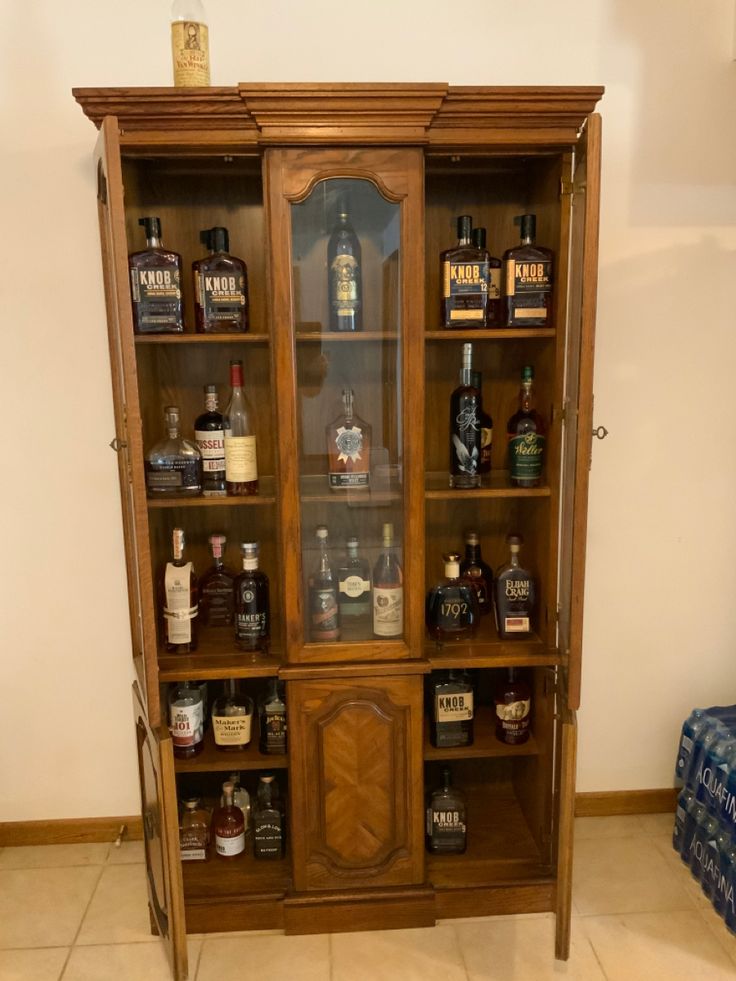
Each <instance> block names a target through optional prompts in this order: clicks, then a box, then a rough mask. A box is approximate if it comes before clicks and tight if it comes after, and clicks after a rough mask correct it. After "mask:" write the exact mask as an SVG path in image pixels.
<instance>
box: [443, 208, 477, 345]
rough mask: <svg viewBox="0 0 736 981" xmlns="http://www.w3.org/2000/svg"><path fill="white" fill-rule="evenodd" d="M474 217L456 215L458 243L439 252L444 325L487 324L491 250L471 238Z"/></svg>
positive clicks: (466, 325) (472, 325) (470, 325)
mask: <svg viewBox="0 0 736 981" xmlns="http://www.w3.org/2000/svg"><path fill="white" fill-rule="evenodd" d="M472 232H473V219H472V218H471V217H470V215H460V216H459V218H458V219H457V245H456V246H455V248H454V249H445V251H444V252H441V253H440V284H441V287H442V297H441V301H440V323H441V324H442V326H443V327H465V328H467V327H479V328H482V327H485V325H486V316H487V309H488V259H487V256H488V253H487V252H486V251H485V250H483V251H482V252H480V251H479V250H478V249H477V248H476V247H475V246H474V245H473V240H472Z"/></svg>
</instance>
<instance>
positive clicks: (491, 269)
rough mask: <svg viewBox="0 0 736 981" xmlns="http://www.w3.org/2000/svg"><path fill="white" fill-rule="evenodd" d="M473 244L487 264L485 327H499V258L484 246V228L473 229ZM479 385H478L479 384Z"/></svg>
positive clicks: (500, 304) (501, 312) (500, 320)
mask: <svg viewBox="0 0 736 981" xmlns="http://www.w3.org/2000/svg"><path fill="white" fill-rule="evenodd" d="M473 245H474V246H475V248H476V249H477V250H478V252H479V254H480V260H481V262H482V263H487V264H488V303H487V305H486V322H485V326H486V327H500V326H501V322H502V317H503V303H502V300H501V265H502V263H501V260H500V259H497V258H496V257H495V256H493V255H491V253H490V252H489V251H488V249H487V248H486V230H485V228H482V227H479V228H474V229H473ZM479 387H480V386H479Z"/></svg>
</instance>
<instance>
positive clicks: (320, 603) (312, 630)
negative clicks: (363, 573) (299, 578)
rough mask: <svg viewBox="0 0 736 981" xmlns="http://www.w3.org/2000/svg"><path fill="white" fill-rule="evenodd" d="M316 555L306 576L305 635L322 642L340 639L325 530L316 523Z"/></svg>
mask: <svg viewBox="0 0 736 981" xmlns="http://www.w3.org/2000/svg"><path fill="white" fill-rule="evenodd" d="M315 535H316V538H317V544H318V546H319V559H318V561H317V565H316V567H315V569H314V571H313V572H312V574H311V575H310V577H309V639H310V640H311V641H312V642H314V643H325V642H331V641H335V640H339V639H340V618H339V612H338V605H337V582H336V579H335V574H334V572H333V571H332V563H331V562H330V556H329V554H328V551H327V538H328V531H327V528H326V526H325V525H318V526H317V530H316V532H315Z"/></svg>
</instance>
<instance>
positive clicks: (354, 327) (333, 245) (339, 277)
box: [327, 206, 363, 331]
mask: <svg viewBox="0 0 736 981" xmlns="http://www.w3.org/2000/svg"><path fill="white" fill-rule="evenodd" d="M327 272H328V297H329V304H330V330H337V331H358V330H362V329H363V297H362V285H361V250H360V241H359V239H358V236H357V235H356V234H355V231H354V230H353V226H352V225H351V224H350V218H349V217H348V213H347V209H346V208H345V207H344V206H342V207H341V208H340V211H339V213H338V216H337V221H336V222H335V226H334V228H333V230H332V235H331V236H330V240H329V242H328V243H327Z"/></svg>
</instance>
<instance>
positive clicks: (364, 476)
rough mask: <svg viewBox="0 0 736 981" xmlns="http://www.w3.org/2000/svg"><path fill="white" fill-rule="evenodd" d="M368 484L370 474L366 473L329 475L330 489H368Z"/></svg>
mask: <svg viewBox="0 0 736 981" xmlns="http://www.w3.org/2000/svg"><path fill="white" fill-rule="evenodd" d="M369 484H370V474H369V473H368V471H363V472H360V471H359V472H357V473H356V472H355V471H353V472H351V473H347V472H343V471H339V472H338V473H330V487H332V488H333V489H334V488H338V489H339V488H341V487H368V485H369Z"/></svg>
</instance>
